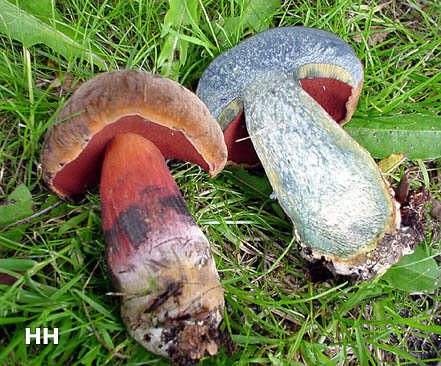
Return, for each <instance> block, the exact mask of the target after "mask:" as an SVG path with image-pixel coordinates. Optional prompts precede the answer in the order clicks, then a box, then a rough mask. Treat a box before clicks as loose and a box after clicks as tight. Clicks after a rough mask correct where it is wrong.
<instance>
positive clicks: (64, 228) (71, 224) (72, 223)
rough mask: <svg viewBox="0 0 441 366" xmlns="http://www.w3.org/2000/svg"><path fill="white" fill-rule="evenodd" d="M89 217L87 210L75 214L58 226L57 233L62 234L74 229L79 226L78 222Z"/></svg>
mask: <svg viewBox="0 0 441 366" xmlns="http://www.w3.org/2000/svg"><path fill="white" fill-rule="evenodd" d="M88 217H89V212H88V211H84V212H82V213H80V214H79V215H77V216H74V217H72V218H71V219H70V220H68V221H66V222H65V223H64V224H63V225H61V226H60V229H59V230H58V233H59V234H60V235H63V234H65V233H67V232H68V231H69V230H72V229H76V228H77V227H79V226H80V224H81V223H82V222H83V221H84V220H86V219H87V218H88Z"/></svg>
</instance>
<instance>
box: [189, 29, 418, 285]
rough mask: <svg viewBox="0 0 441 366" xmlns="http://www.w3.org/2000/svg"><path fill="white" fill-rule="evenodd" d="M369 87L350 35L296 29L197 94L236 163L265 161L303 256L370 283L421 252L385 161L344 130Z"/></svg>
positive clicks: (246, 47)
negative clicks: (364, 88)
mask: <svg viewBox="0 0 441 366" xmlns="http://www.w3.org/2000/svg"><path fill="white" fill-rule="evenodd" d="M362 82H363V67H362V65H361V63H360V61H359V59H358V58H357V57H356V55H355V53H354V51H353V50H352V48H351V47H350V46H349V45H348V44H346V43H345V42H344V41H343V40H342V39H340V38H339V37H337V36H336V35H334V34H332V33H329V32H326V31H322V30H317V29H312V28H303V27H287V28H277V29H272V30H269V31H266V32H263V33H260V34H257V35H256V36H254V37H251V38H249V39H247V40H245V41H243V42H241V43H240V44H238V45H237V46H236V47H234V48H232V49H230V50H228V51H226V52H224V53H223V54H221V55H220V56H218V57H217V58H216V59H215V60H214V61H213V62H212V63H211V64H210V65H209V67H208V68H207V69H206V70H205V72H204V74H203V75H202V77H201V79H200V82H199V85H198V89H197V94H198V96H199V97H200V98H201V99H202V101H204V102H205V104H206V105H207V107H208V109H209V110H210V112H211V113H212V114H213V116H214V117H215V118H217V120H218V123H219V124H220V126H221V127H222V128H223V130H224V137H225V140H226V144H227V147H228V155H229V156H228V160H229V161H233V164H236V165H237V164H244V163H245V164H246V165H253V164H255V163H256V162H257V161H258V160H257V157H258V159H259V160H260V162H261V163H262V165H263V168H264V169H265V171H266V173H267V176H268V179H269V181H270V183H271V185H272V187H273V189H274V192H275V194H276V195H277V198H278V200H279V203H280V205H281V207H282V208H283V210H284V211H285V213H286V214H287V215H288V216H289V217H290V219H291V221H292V222H293V225H294V232H295V235H296V237H297V239H298V240H299V243H300V248H301V254H302V255H303V256H304V257H306V258H307V259H309V260H311V261H319V260H321V261H325V263H326V265H327V266H328V267H330V268H332V270H333V271H335V272H336V273H339V274H343V275H354V276H357V277H362V278H365V279H367V278H370V277H372V276H374V275H376V274H379V273H382V272H384V271H385V270H386V269H387V268H388V267H390V266H391V265H392V264H394V263H396V262H397V261H398V260H399V259H400V258H401V257H402V256H403V255H404V254H409V253H411V252H412V251H413V248H414V247H415V245H416V243H417V241H418V239H417V236H418V235H416V233H415V232H414V231H413V230H412V229H411V228H409V227H406V226H403V225H401V223H400V211H399V204H398V203H397V202H396V201H395V199H394V198H393V190H392V189H391V188H390V187H389V185H388V183H387V182H386V181H385V180H384V179H383V177H382V175H381V172H380V170H379V169H378V167H377V165H376V163H375V161H374V160H373V159H372V158H371V156H370V155H369V153H368V152H367V151H366V150H365V149H364V148H362V147H361V146H360V145H359V144H358V143H357V142H356V141H355V140H353V139H352V138H351V137H350V136H349V135H348V134H347V133H346V132H345V131H344V130H343V129H342V128H341V125H343V124H344V123H345V122H347V121H348V120H349V119H350V118H351V116H352V114H353V113H354V110H355V108H356V105H357V103H358V98H359V95H360V91H361V88H362ZM244 119H245V122H246V127H245V124H244ZM248 133H249V136H250V138H248V139H247V138H246V136H248ZM238 137H240V138H239V141H237V138H238ZM244 137H245V138H244ZM249 139H251V141H252V145H253V147H254V149H255V152H254V151H252V150H251V149H250V142H249V141H248V142H247V144H248V147H246V146H240V144H244V142H245V141H247V140H249ZM244 150H245V151H246V152H247V154H245V155H244V156H240V152H241V151H244ZM255 153H257V155H254V156H253V154H255ZM418 237H419V236H418Z"/></svg>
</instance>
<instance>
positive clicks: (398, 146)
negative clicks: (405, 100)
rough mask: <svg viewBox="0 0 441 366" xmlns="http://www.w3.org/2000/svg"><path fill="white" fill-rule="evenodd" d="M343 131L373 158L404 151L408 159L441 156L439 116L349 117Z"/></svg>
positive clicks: (440, 120)
mask: <svg viewBox="0 0 441 366" xmlns="http://www.w3.org/2000/svg"><path fill="white" fill-rule="evenodd" d="M345 130H346V131H347V132H348V133H349V134H350V135H351V136H352V137H353V138H354V139H355V140H357V141H358V142H359V143H360V144H361V145H362V146H364V147H365V148H366V149H367V150H368V151H369V152H370V153H371V155H372V156H373V157H374V158H379V159H382V158H385V157H386V156H388V155H390V154H398V153H401V154H408V156H407V158H408V159H436V158H439V157H441V144H440V141H441V117H439V116H427V115H422V114H413V115H402V116H391V117H375V118H365V119H360V118H353V119H352V120H351V121H350V122H349V123H348V124H346V125H345Z"/></svg>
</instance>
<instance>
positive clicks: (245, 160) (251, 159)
mask: <svg viewBox="0 0 441 366" xmlns="http://www.w3.org/2000/svg"><path fill="white" fill-rule="evenodd" d="M224 139H225V144H226V145H227V149H228V161H232V162H235V163H237V164H247V165H255V164H257V163H258V162H259V158H258V157H257V154H256V151H255V150H254V147H253V143H252V142H251V138H250V137H249V135H248V131H247V127H246V124H245V118H244V113H243V109H242V111H241V112H240V113H239V114H238V115H237V116H236V118H235V119H234V120H233V121H232V122H231V123H230V124H229V125H228V126H227V128H226V129H225V130H224ZM238 140H240V141H238Z"/></svg>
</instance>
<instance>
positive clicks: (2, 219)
mask: <svg viewBox="0 0 441 366" xmlns="http://www.w3.org/2000/svg"><path fill="white" fill-rule="evenodd" d="M32 213H33V212H32V195H31V192H29V189H28V188H27V187H26V186H25V185H24V184H20V185H19V186H18V187H17V188H15V190H14V191H13V192H12V193H11V194H10V195H9V196H8V198H7V201H6V202H5V204H4V205H3V206H0V225H7V224H11V223H13V222H16V221H17V220H20V219H23V218H25V217H27V216H30V215H32Z"/></svg>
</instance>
